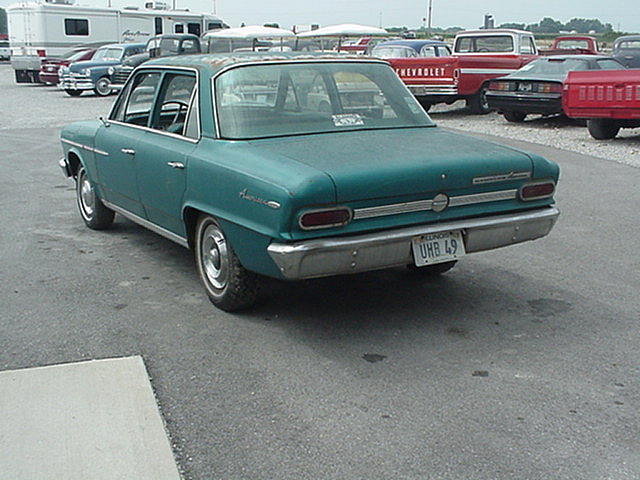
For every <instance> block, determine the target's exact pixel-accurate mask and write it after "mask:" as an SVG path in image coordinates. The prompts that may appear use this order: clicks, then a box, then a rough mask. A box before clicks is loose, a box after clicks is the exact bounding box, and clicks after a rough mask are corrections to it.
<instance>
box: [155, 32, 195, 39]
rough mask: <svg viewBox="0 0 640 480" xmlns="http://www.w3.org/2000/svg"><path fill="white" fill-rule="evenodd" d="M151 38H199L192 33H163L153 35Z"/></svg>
mask: <svg viewBox="0 0 640 480" xmlns="http://www.w3.org/2000/svg"><path fill="white" fill-rule="evenodd" d="M152 38H171V39H177V40H182V39H183V38H185V39H186V38H197V39H198V40H200V37H198V36H197V35H194V34H192V33H164V34H161V35H156V36H155V37H152Z"/></svg>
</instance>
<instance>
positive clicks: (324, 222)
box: [299, 207, 352, 230]
mask: <svg viewBox="0 0 640 480" xmlns="http://www.w3.org/2000/svg"><path fill="white" fill-rule="evenodd" d="M351 217H352V214H351V210H350V209H349V208H346V207H339V208H329V209H323V210H310V211H308V212H305V213H303V214H302V215H301V216H300V222H299V223H300V228H302V229H303V230H315V229H318V228H330V227H341V226H343V225H346V224H347V223H349V222H350V221H351Z"/></svg>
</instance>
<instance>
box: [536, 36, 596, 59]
mask: <svg viewBox="0 0 640 480" xmlns="http://www.w3.org/2000/svg"><path fill="white" fill-rule="evenodd" d="M598 53H599V52H598V41H597V40H596V38H595V37H589V36H583V35H566V36H562V37H557V38H556V39H555V40H554V41H553V44H552V45H551V48H547V49H540V55H598Z"/></svg>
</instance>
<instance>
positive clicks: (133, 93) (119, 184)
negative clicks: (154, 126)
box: [95, 71, 160, 217]
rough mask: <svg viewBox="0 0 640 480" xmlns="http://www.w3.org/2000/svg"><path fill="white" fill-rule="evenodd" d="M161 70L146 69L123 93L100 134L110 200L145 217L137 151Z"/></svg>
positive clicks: (104, 179) (102, 178)
mask: <svg viewBox="0 0 640 480" xmlns="http://www.w3.org/2000/svg"><path fill="white" fill-rule="evenodd" d="M159 83H160V73H159V72H148V71H143V72H141V73H139V74H137V75H136V76H135V78H134V79H133V80H132V82H130V84H129V85H128V86H127V88H126V89H125V90H124V91H123V92H122V94H121V96H120V98H119V99H118V103H117V104H116V108H114V110H113V112H112V114H111V116H110V117H109V120H108V122H107V124H106V125H105V126H103V127H101V128H100V130H99V131H98V133H97V134H96V139H95V148H96V150H98V151H101V152H104V153H105V155H97V156H96V157H97V158H99V162H98V177H99V179H100V184H101V187H102V188H103V190H104V193H103V194H104V196H105V198H106V200H107V201H109V202H111V203H113V204H115V205H117V206H119V207H121V208H123V209H125V210H127V211H129V212H131V213H134V214H135V215H138V216H141V217H143V216H144V209H143V207H142V203H141V202H140V196H139V194H138V186H137V184H136V167H135V162H136V151H137V148H138V144H139V142H140V138H141V136H143V134H144V132H145V129H146V127H147V126H148V124H149V121H150V119H151V110H152V107H153V103H154V100H155V96H156V93H157V90H158V87H159Z"/></svg>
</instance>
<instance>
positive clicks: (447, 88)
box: [407, 85, 458, 97]
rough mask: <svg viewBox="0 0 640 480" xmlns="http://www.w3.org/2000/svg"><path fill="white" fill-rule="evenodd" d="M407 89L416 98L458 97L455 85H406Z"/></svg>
mask: <svg viewBox="0 0 640 480" xmlns="http://www.w3.org/2000/svg"><path fill="white" fill-rule="evenodd" d="M407 88H408V89H409V91H410V92H411V93H413V94H414V95H415V96H418V97H421V96H425V95H438V96H440V95H443V96H444V95H451V96H456V95H458V87H457V86H455V85H407Z"/></svg>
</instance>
